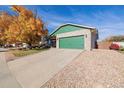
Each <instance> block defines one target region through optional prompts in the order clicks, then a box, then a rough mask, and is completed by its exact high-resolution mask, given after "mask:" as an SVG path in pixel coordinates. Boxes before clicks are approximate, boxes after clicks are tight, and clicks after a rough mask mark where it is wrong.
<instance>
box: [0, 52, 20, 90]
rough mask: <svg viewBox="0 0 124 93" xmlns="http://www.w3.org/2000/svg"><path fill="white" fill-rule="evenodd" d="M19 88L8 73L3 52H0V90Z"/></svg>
mask: <svg viewBox="0 0 124 93" xmlns="http://www.w3.org/2000/svg"><path fill="white" fill-rule="evenodd" d="M18 87H21V86H20V85H19V83H18V82H17V81H16V79H15V78H14V77H13V76H12V74H11V73H10V70H9V69H8V66H7V64H6V61H5V56H4V52H0V88H18Z"/></svg>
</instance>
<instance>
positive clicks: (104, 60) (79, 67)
mask: <svg viewBox="0 0 124 93" xmlns="http://www.w3.org/2000/svg"><path fill="white" fill-rule="evenodd" d="M42 87H58V88H59V87H61V88H64V87H67V88H69V87H70V88H71V87H73V88H75V87H78V88H80V87H84V88H86V87H87V88H93V87H94V88H98V87H104V88H107V87H108V88H109V87H124V54H121V53H119V52H117V51H113V50H100V49H98V50H93V51H85V52H82V54H80V56H79V57H78V58H76V59H75V60H74V61H73V62H71V63H70V64H69V65H68V66H66V67H65V68H64V69H62V70H61V71H60V72H59V73H58V74H56V75H55V76H54V77H53V78H52V79H50V80H49V81H48V82H46V83H45V84H44V85H42Z"/></svg>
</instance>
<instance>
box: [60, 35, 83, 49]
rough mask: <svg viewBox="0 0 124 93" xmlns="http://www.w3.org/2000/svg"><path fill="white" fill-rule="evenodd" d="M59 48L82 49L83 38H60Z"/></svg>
mask: <svg viewBox="0 0 124 93" xmlns="http://www.w3.org/2000/svg"><path fill="white" fill-rule="evenodd" d="M59 48H70V49H84V36H72V37H64V38H60V39H59Z"/></svg>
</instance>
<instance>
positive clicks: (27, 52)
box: [10, 49, 47, 57]
mask: <svg viewBox="0 0 124 93" xmlns="http://www.w3.org/2000/svg"><path fill="white" fill-rule="evenodd" d="M44 50H47V49H31V50H11V51H10V52H11V53H12V54H13V55H14V56H16V57H23V56H27V55H31V54H35V53H39V52H41V51H44Z"/></svg>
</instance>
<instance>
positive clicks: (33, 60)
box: [8, 49, 82, 87]
mask: <svg viewBox="0 0 124 93" xmlns="http://www.w3.org/2000/svg"><path fill="white" fill-rule="evenodd" d="M81 52H82V50H69V49H50V50H46V51H43V52H41V53H38V54H34V55H31V56H27V57H24V58H20V59H17V60H14V61H11V62H8V66H9V68H10V70H11V71H12V73H13V75H14V76H15V77H16V79H17V80H18V82H19V83H20V84H21V86H22V87H41V86H42V85H43V84H44V83H45V82H47V81H48V80H49V79H51V78H52V77H53V76H54V75H55V74H57V73H58V71H60V70H61V69H62V68H63V67H65V66H66V65H67V64H68V63H69V62H71V61H72V60H73V59H74V58H75V57H76V56H78V55H79V54H80V53H81Z"/></svg>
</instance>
